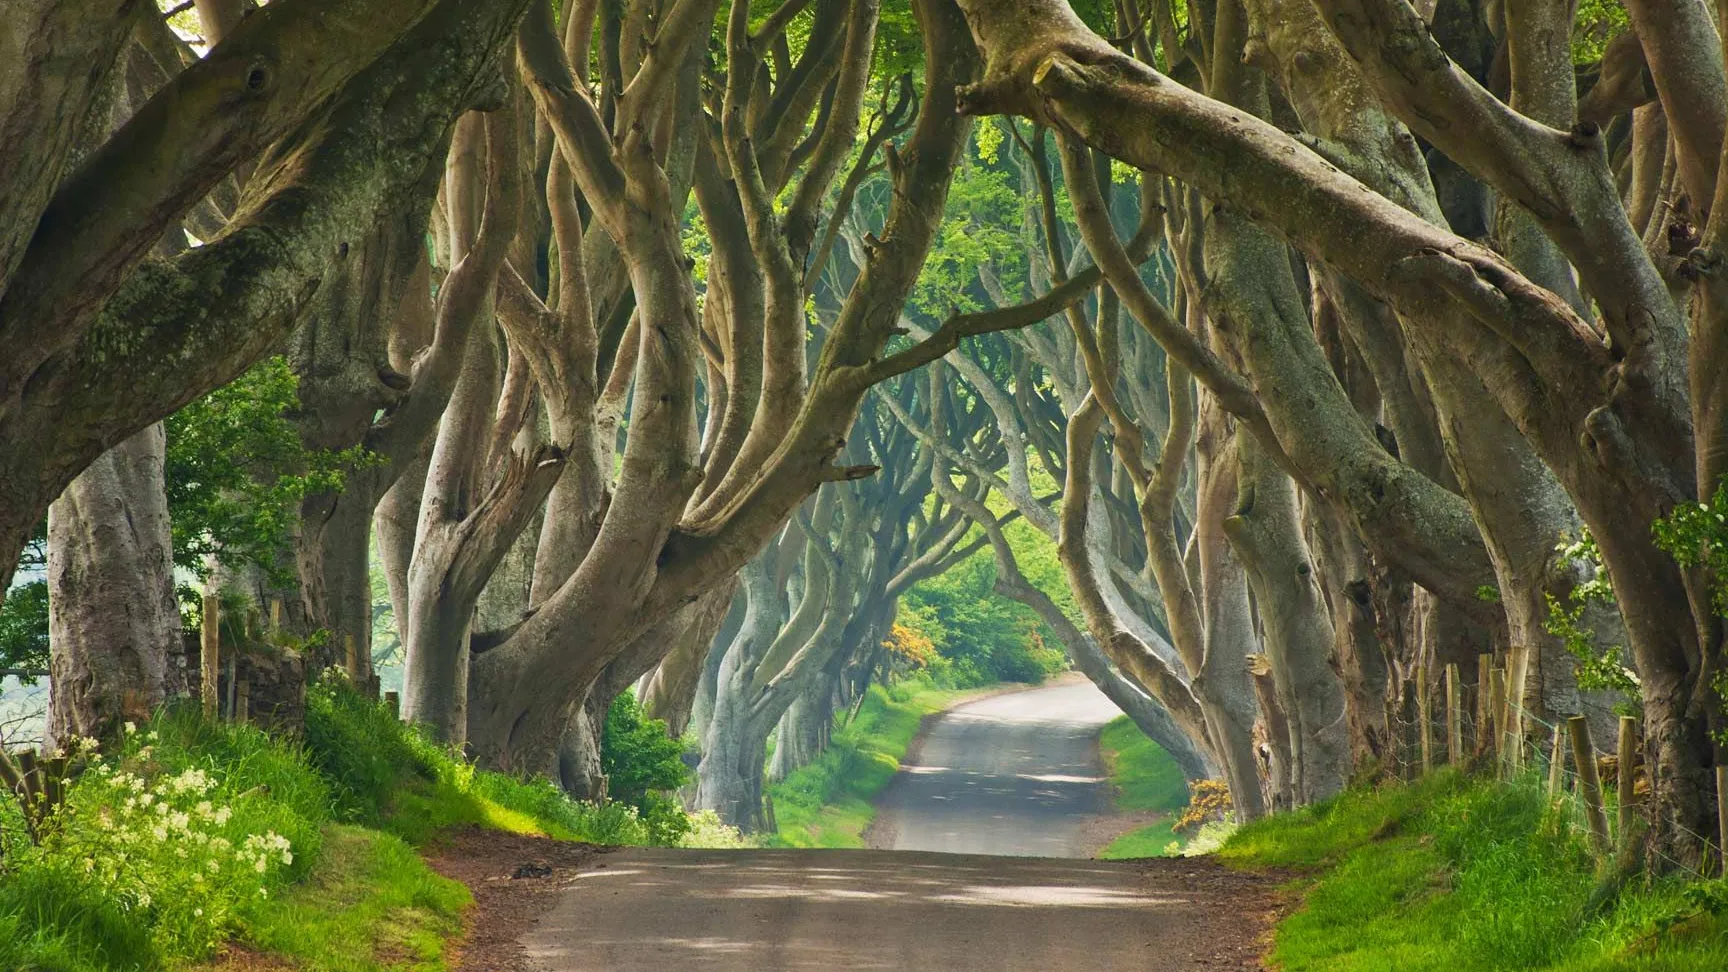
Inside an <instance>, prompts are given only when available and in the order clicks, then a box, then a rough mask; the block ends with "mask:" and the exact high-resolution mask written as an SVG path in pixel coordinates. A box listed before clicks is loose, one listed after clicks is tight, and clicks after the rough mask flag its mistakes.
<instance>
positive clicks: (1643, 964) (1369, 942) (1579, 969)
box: [1219, 772, 1728, 972]
mask: <svg viewBox="0 0 1728 972" xmlns="http://www.w3.org/2000/svg"><path fill="white" fill-rule="evenodd" d="M1219 856H1220V857H1221V858H1222V859H1223V860H1224V861H1226V862H1227V863H1230V864H1233V865H1236V866H1242V867H1254V868H1285V869H1292V870H1296V871H1298V872H1301V873H1303V874H1304V875H1305V876H1304V877H1302V878H1301V879H1299V880H1298V881H1297V882H1295V883H1294V884H1293V886H1292V890H1293V891H1300V892H1301V893H1302V905H1301V907H1300V908H1299V910H1297V911H1296V912H1295V913H1294V914H1292V915H1291V916H1290V917H1289V918H1287V919H1285V920H1284V921H1283V922H1282V923H1281V924H1280V925H1279V926H1278V930H1277V937H1276V944H1275V947H1274V951H1273V955H1272V958H1273V960H1274V962H1275V963H1277V965H1278V967H1279V968H1281V969H1283V970H1285V972H1304V970H1325V972H1382V970H1384V972H1391V970H1399V972H1423V970H1436V972H1438V970H1456V969H1483V970H1488V969H1493V970H1515V969H1531V970H1548V972H1608V970H1645V972H1657V970H1660V972H1703V970H1716V969H1724V968H1728V924H1725V923H1724V922H1723V920H1722V919H1721V918H1720V917H1719V915H1720V913H1721V909H1722V908H1723V906H1724V905H1725V904H1728V888H1725V887H1724V885H1723V883H1722V882H1720V881H1711V882H1697V881H1686V880H1682V879H1676V878H1670V879H1662V880H1655V881H1649V880H1642V879H1641V880H1638V881H1636V882H1634V883H1632V884H1629V885H1628V886H1626V887H1625V888H1623V889H1622V890H1621V891H1620V893H1619V894H1617V895H1615V894H1610V893H1606V892H1604V891H1602V890H1601V888H1602V887H1603V885H1602V883H1601V881H1600V876H1599V873H1598V871H1597V868H1596V865H1595V863H1594V860H1593V858H1592V857H1591V855H1590V853H1589V851H1588V847H1587V845H1586V843H1585V840H1584V838H1583V837H1582V835H1581V831H1580V828H1579V827H1578V826H1577V820H1576V819H1574V814H1573V811H1572V810H1571V809H1570V808H1567V807H1564V806H1562V807H1561V808H1558V809H1556V808H1553V807H1550V806H1549V804H1548V802H1547V800H1546V798H1545V796H1544V795H1543V792H1542V790H1541V788H1540V786H1539V784H1538V782H1537V781H1535V780H1533V779H1532V780H1530V781H1528V782H1525V783H1520V784H1512V785H1508V784H1498V783H1493V782H1488V781H1481V780H1472V779H1469V778H1466V777H1464V776H1461V775H1460V774H1457V773H1454V772H1442V773H1438V774H1435V775H1433V776H1431V777H1430V778H1428V779H1426V780H1424V781H1422V782H1420V783H1417V784H1413V785H1409V786H1389V787H1385V788H1381V789H1376V790H1367V791H1352V792H1350V793H1346V794H1344V795H1342V796H1340V797H1337V798H1335V799H1333V800H1330V801H1328V802H1326V803H1323V804H1320V805H1317V806H1314V807H1310V808H1307V809H1305V810H1301V811H1298V812H1295V813H1290V814H1285V815H1282V816H1278V817H1273V818H1270V819H1267V820H1264V821H1260V822H1258V823H1254V824H1250V825H1248V826H1245V827H1243V828H1241V829H1240V830H1238V831H1237V832H1236V833H1235V834H1234V835H1233V836H1232V837H1231V838H1230V840H1229V841H1228V842H1226V844H1225V845H1224V847H1223V849H1222V850H1221V851H1220V852H1219ZM1712 911H1715V912H1717V914H1716V915H1712V913H1711V912H1712Z"/></svg>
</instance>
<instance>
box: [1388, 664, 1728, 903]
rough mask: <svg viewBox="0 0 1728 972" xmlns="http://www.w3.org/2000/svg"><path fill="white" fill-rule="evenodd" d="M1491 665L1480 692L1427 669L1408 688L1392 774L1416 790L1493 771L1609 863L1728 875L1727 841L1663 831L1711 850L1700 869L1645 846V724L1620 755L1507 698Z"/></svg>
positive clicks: (1396, 728) (1621, 725)
mask: <svg viewBox="0 0 1728 972" xmlns="http://www.w3.org/2000/svg"><path fill="white" fill-rule="evenodd" d="M1489 657H1490V656H1483V658H1482V659H1481V665H1482V669H1481V670H1482V672H1483V673H1484V674H1483V675H1482V676H1481V677H1479V678H1478V679H1477V680H1476V681H1475V682H1473V683H1471V684H1465V683H1464V681H1463V680H1462V678H1461V676H1460V672H1459V669H1458V666H1456V665H1448V666H1446V668H1445V669H1443V670H1441V671H1440V672H1439V673H1438V677H1435V675H1434V674H1431V673H1430V672H1429V671H1428V670H1427V669H1426V667H1425V666H1422V667H1418V669H1417V671H1416V672H1415V673H1414V677H1413V678H1411V679H1409V680H1408V681H1405V682H1403V683H1402V685H1400V686H1399V692H1398V694H1397V696H1396V697H1392V698H1388V700H1387V702H1386V707H1385V713H1384V717H1385V720H1386V726H1387V739H1386V742H1387V745H1386V746H1385V753H1384V755H1385V758H1386V762H1387V766H1388V769H1389V770H1390V771H1392V772H1395V773H1396V774H1397V775H1398V776H1399V777H1400V778H1402V779H1405V780H1415V779H1417V778H1419V777H1420V776H1422V775H1424V774H1426V773H1428V772H1430V771H1432V770H1435V769H1438V768H1440V767H1443V766H1447V765H1452V764H1460V763H1461V764H1463V765H1474V766H1477V767H1481V766H1483V765H1484V764H1486V765H1487V766H1488V767H1489V768H1491V769H1492V770H1493V772H1494V773H1495V775H1496V776H1497V777H1498V778H1500V779H1502V780H1506V781H1508V782H1509V783H1510V782H1515V781H1521V782H1523V783H1526V784H1529V785H1535V786H1541V787H1544V788H1545V791H1546V795H1547V797H1548V799H1549V801H1550V803H1551V804H1552V805H1553V807H1554V810H1555V813H1554V819H1555V820H1556V821H1557V822H1558V823H1559V824H1560V825H1562V826H1565V827H1567V828H1569V829H1571V830H1572V831H1573V832H1575V833H1576V834H1577V835H1578V836H1579V837H1580V838H1582V839H1584V840H1586V841H1588V843H1589V844H1590V846H1591V847H1592V849H1593V850H1594V851H1595V852H1596V854H1597V855H1598V856H1599V857H1604V858H1606V857H1609V856H1612V855H1615V854H1617V853H1618V854H1627V853H1642V854H1645V855H1648V857H1649V858H1650V859H1653V860H1655V861H1659V862H1661V863H1662V864H1664V865H1666V867H1667V868H1670V869H1672V870H1673V871H1674V872H1677V873H1683V874H1687V875H1690V876H1692V877H1694V878H1697V879H1700V880H1707V879H1711V878H1714V877H1717V876H1719V875H1725V874H1728V870H1725V868H1728V865H1725V864H1724V854H1723V845H1724V837H1725V835H1724V834H1701V833H1698V832H1697V831H1695V830H1692V829H1690V828H1688V827H1686V826H1685V825H1684V824H1682V823H1680V822H1679V821H1675V820H1672V819H1665V820H1664V821H1662V826H1663V827H1665V828H1669V829H1672V830H1673V831H1675V832H1677V833H1679V834H1682V835H1684V836H1686V837H1689V838H1690V839H1691V840H1693V841H1696V846H1698V847H1701V848H1704V849H1705V852H1704V855H1703V858H1702V860H1700V861H1690V862H1689V861H1683V860H1679V859H1676V858H1675V857H1674V856H1673V855H1672V854H1670V853H1668V852H1667V850H1665V849H1664V846H1663V842H1661V841H1654V840H1645V839H1643V838H1644V836H1645V834H1646V833H1647V831H1648V829H1649V827H1650V821H1649V820H1647V819H1646V813H1647V809H1648V807H1649V806H1650V805H1651V803H1650V795H1651V792H1652V789H1653V787H1652V785H1651V780H1650V778H1649V774H1648V772H1647V768H1646V767H1645V766H1644V765H1643V760H1642V758H1641V756H1642V749H1643V733H1642V726H1641V725H1640V724H1639V722H1638V720H1636V719H1633V718H1631V717H1627V716H1622V717H1620V718H1619V720H1618V725H1617V727H1616V728H1617V729H1618V733H1617V737H1618V738H1617V739H1616V745H1615V747H1614V749H1612V750H1611V749H1609V748H1607V747H1606V744H1605V741H1604V740H1602V739H1600V738H1598V737H1597V735H1595V734H1594V733H1592V731H1591V723H1590V720H1588V719H1585V718H1583V717H1568V718H1566V719H1564V721H1562V720H1561V719H1560V718H1559V717H1550V718H1545V717H1544V716H1542V715H1541V714H1539V713H1536V712H1532V711H1530V710H1529V709H1528V708H1526V707H1525V706H1524V705H1523V704H1522V703H1521V701H1520V700H1519V699H1518V698H1517V697H1516V693H1515V692H1509V691H1507V679H1506V672H1505V670H1504V669H1503V668H1493V667H1491V665H1490V664H1489ZM1598 721H1600V720H1598ZM1581 757H1582V758H1581ZM1629 845H1630V846H1629ZM1712 863H1714V865H1715V866H1714V867H1712Z"/></svg>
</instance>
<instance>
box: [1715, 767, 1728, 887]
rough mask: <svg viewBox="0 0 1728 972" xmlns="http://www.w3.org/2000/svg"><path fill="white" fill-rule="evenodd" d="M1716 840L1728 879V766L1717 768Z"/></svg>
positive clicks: (1723, 872) (1723, 873) (1724, 875)
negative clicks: (1718, 843) (1720, 849)
mask: <svg viewBox="0 0 1728 972" xmlns="http://www.w3.org/2000/svg"><path fill="white" fill-rule="evenodd" d="M1716 839H1717V841H1719V842H1720V846H1721V848H1722V876H1723V877H1728V766H1718V767H1716Z"/></svg>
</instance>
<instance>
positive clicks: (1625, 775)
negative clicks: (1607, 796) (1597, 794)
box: [1614, 716, 1638, 846]
mask: <svg viewBox="0 0 1728 972" xmlns="http://www.w3.org/2000/svg"><path fill="white" fill-rule="evenodd" d="M1619 754H1620V755H1619V760H1620V766H1619V769H1620V772H1619V774H1618V776H1619V779H1618V781H1617V782H1616V788H1617V789H1618V791H1619V792H1618V793H1617V794H1616V802H1618V803H1619V808H1618V812H1617V813H1616V814H1615V821H1614V824H1615V826H1614V834H1615V838H1616V839H1617V840H1619V841H1620V843H1621V845H1622V846H1624V845H1625V843H1626V841H1627V839H1628V836H1629V835H1630V834H1631V833H1632V817H1633V811H1634V810H1635V809H1636V808H1637V805H1638V798H1637V797H1636V796H1635V795H1634V794H1633V792H1632V790H1633V784H1634V783H1635V781H1636V777H1635V775H1634V774H1636V773H1637V771H1638V720H1637V719H1634V718H1633V717H1631V716H1621V717H1620V740H1619Z"/></svg>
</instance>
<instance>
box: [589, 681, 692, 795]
mask: <svg viewBox="0 0 1728 972" xmlns="http://www.w3.org/2000/svg"><path fill="white" fill-rule="evenodd" d="M600 768H601V769H602V770H604V771H605V773H606V786H607V792H608V793H609V794H610V795H611V797H612V799H614V800H618V801H620V802H622V803H628V804H630V805H631V806H633V807H635V808H636V809H637V810H638V811H640V812H641V813H642V814H644V815H645V816H646V815H648V814H649V813H650V812H651V805H650V801H649V799H648V798H649V795H650V794H651V793H653V792H654V791H661V792H665V791H668V790H676V789H678V788H679V787H681V786H683V785H684V784H685V783H688V782H689V781H690V769H689V767H687V766H685V765H684V744H683V743H681V742H679V741H678V740H676V739H673V738H672V737H671V736H670V735H668V734H667V731H666V722H665V721H664V720H662V719H650V718H648V715H647V713H646V712H644V711H643V710H642V704H641V703H640V702H637V701H636V693H634V692H631V691H630V690H628V689H626V690H625V691H624V692H623V693H622V694H620V695H619V696H618V697H617V698H616V699H614V700H613V701H612V707H611V708H610V709H608V710H607V712H606V728H605V731H604V732H603V733H602V735H601V740H600Z"/></svg>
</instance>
